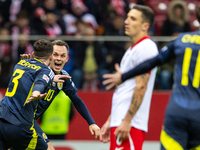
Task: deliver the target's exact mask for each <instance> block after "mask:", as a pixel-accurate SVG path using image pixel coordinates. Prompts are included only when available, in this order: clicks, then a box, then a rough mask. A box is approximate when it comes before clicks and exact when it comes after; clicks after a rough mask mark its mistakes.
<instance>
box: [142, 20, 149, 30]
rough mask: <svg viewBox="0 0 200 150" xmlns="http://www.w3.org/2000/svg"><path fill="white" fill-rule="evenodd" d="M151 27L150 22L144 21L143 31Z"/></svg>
mask: <svg viewBox="0 0 200 150" xmlns="http://www.w3.org/2000/svg"><path fill="white" fill-rule="evenodd" d="M149 28H150V24H149V23H148V22H144V23H143V24H142V29H143V31H148V30H149Z"/></svg>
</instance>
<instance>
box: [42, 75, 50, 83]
mask: <svg viewBox="0 0 200 150" xmlns="http://www.w3.org/2000/svg"><path fill="white" fill-rule="evenodd" d="M42 79H44V80H45V81H46V82H47V83H48V82H49V77H48V76H47V75H46V74H44V75H43V77H42Z"/></svg>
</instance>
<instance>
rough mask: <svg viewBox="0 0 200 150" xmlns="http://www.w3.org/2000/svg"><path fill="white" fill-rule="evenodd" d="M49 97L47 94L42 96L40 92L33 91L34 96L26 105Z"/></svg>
mask: <svg viewBox="0 0 200 150" xmlns="http://www.w3.org/2000/svg"><path fill="white" fill-rule="evenodd" d="M46 95H47V93H44V94H41V93H40V92H39V91H33V93H32V95H31V96H30V97H29V99H28V100H27V101H26V104H28V103H30V102H31V101H35V100H38V99H42V98H44V97H45V96H46Z"/></svg>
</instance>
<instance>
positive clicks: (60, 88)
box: [57, 82, 63, 90]
mask: <svg viewBox="0 0 200 150" xmlns="http://www.w3.org/2000/svg"><path fill="white" fill-rule="evenodd" d="M57 85H58V89H59V90H62V88H63V83H62V82H58V83H57Z"/></svg>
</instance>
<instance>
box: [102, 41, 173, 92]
mask: <svg viewBox="0 0 200 150" xmlns="http://www.w3.org/2000/svg"><path fill="white" fill-rule="evenodd" d="M174 57H175V54H174V41H173V42H170V43H169V44H168V45H167V46H165V47H163V48H162V49H161V52H160V53H159V54H158V55H157V56H155V57H154V58H151V59H148V60H146V61H144V62H143V63H141V64H139V65H138V66H136V67H135V68H133V69H131V70H129V71H128V72H126V73H123V72H122V71H121V70H120V67H119V65H118V64H116V65H115V69H116V73H114V74H105V75H103V78H104V79H105V80H104V81H103V84H104V85H107V86H106V89H107V90H110V89H112V88H113V87H114V86H117V85H119V84H121V83H122V82H124V81H125V80H127V79H130V78H132V77H135V76H137V75H140V74H143V73H146V72H148V71H150V70H151V69H153V68H154V67H156V66H159V65H162V64H164V63H165V62H167V61H168V60H170V59H172V58H174Z"/></svg>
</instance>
